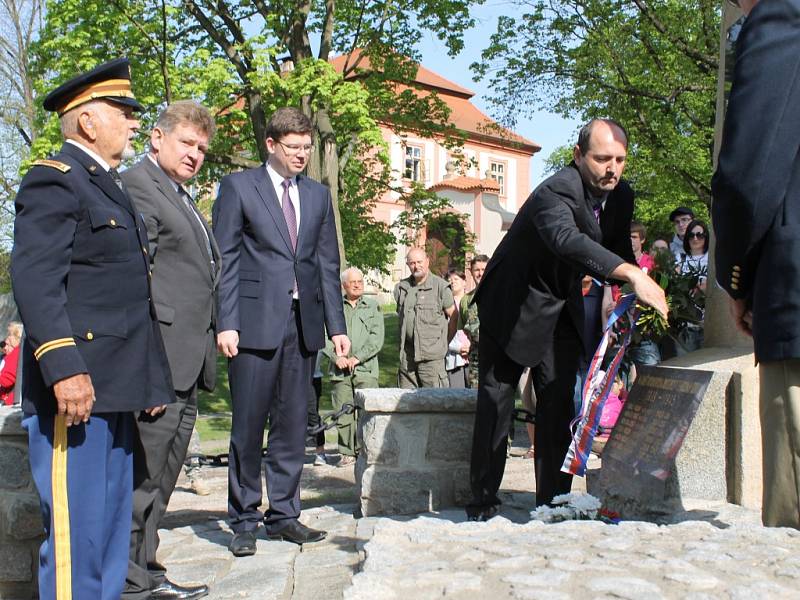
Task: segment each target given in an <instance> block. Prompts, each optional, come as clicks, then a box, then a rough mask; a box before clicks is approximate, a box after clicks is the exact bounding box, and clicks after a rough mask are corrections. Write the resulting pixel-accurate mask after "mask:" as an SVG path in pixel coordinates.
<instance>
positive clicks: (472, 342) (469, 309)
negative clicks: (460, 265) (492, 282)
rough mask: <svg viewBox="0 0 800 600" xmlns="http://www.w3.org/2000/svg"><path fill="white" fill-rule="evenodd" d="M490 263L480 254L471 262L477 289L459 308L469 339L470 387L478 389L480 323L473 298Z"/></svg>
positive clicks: (470, 268) (462, 301) (465, 297)
mask: <svg viewBox="0 0 800 600" xmlns="http://www.w3.org/2000/svg"><path fill="white" fill-rule="evenodd" d="M488 262H489V257H488V256H486V255H485V254H478V255H477V256H474V257H473V258H472V260H471V261H469V272H470V274H471V275H472V279H473V280H474V281H475V289H474V290H472V291H471V292H469V293H467V294H464V297H463V298H461V303H460V306H459V307H458V328H459V329H463V330H464V333H465V334H467V338H469V353H468V354H467V360H468V361H469V369H468V375H467V376H468V381H467V382H468V383H469V387H471V388H473V389H477V387H478V339H479V335H478V333H479V329H480V321H479V320H478V305H477V304H473V303H472V298H473V297H474V296H475V290H477V289H478V284H480V282H481V279H483V272H484V271H485V270H486V263H488Z"/></svg>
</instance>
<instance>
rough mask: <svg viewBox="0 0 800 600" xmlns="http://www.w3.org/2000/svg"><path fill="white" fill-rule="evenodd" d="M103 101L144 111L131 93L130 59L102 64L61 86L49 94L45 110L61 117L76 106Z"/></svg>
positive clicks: (45, 100) (46, 98) (118, 59)
mask: <svg viewBox="0 0 800 600" xmlns="http://www.w3.org/2000/svg"><path fill="white" fill-rule="evenodd" d="M101 98H102V99H103V100H109V101H111V102H116V103H117V104H124V105H126V106H131V107H133V109H134V110H138V111H143V110H144V109H143V108H142V105H141V104H139V103H138V102H137V101H136V98H134V96H133V91H132V90H131V65H130V63H129V62H128V59H127V58H117V59H115V60H112V61H111V62H107V63H103V64H102V65H99V66H97V67H95V68H94V69H92V70H91V71H88V72H87V73H82V74H81V75H78V76H76V77H73V78H72V79H70V80H69V81H67V82H65V83H62V84H61V85H60V86H58V87H57V88H56V89H54V90H53V91H52V92H50V93H49V94H47V96H46V97H45V99H44V102H43V103H42V106H44V109H45V110H49V111H55V112H57V113H58V116H61V115H63V114H64V113H65V112H67V111H68V110H71V109H73V108H75V107H76V106H80V105H81V104H85V103H86V102H91V101H92V100H99V99H101Z"/></svg>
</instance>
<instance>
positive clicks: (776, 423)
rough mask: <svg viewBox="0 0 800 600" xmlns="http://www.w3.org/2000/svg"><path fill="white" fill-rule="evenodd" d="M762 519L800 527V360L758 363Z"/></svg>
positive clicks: (781, 525) (783, 525)
mask: <svg viewBox="0 0 800 600" xmlns="http://www.w3.org/2000/svg"><path fill="white" fill-rule="evenodd" d="M759 379H760V386H761V399H760V407H761V447H762V453H763V456H762V461H763V472H764V474H763V477H764V490H763V502H762V509H761V519H762V521H763V522H764V525H766V526H768V527H794V528H795V529H800V359H791V360H783V361H775V362H768V363H761V365H760V367H759Z"/></svg>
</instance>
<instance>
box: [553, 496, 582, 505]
mask: <svg viewBox="0 0 800 600" xmlns="http://www.w3.org/2000/svg"><path fill="white" fill-rule="evenodd" d="M575 495H576V494H561V495H560V496H556V497H555V498H553V500H552V501H551V504H569V503H570V502H572V498H573V496H575Z"/></svg>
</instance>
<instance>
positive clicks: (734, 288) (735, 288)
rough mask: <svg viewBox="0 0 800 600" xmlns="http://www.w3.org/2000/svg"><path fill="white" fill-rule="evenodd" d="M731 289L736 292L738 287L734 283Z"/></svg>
mask: <svg viewBox="0 0 800 600" xmlns="http://www.w3.org/2000/svg"><path fill="white" fill-rule="evenodd" d="M731 289H732V290H738V289H739V286H738V285H736V284H735V283H732V284H731Z"/></svg>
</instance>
